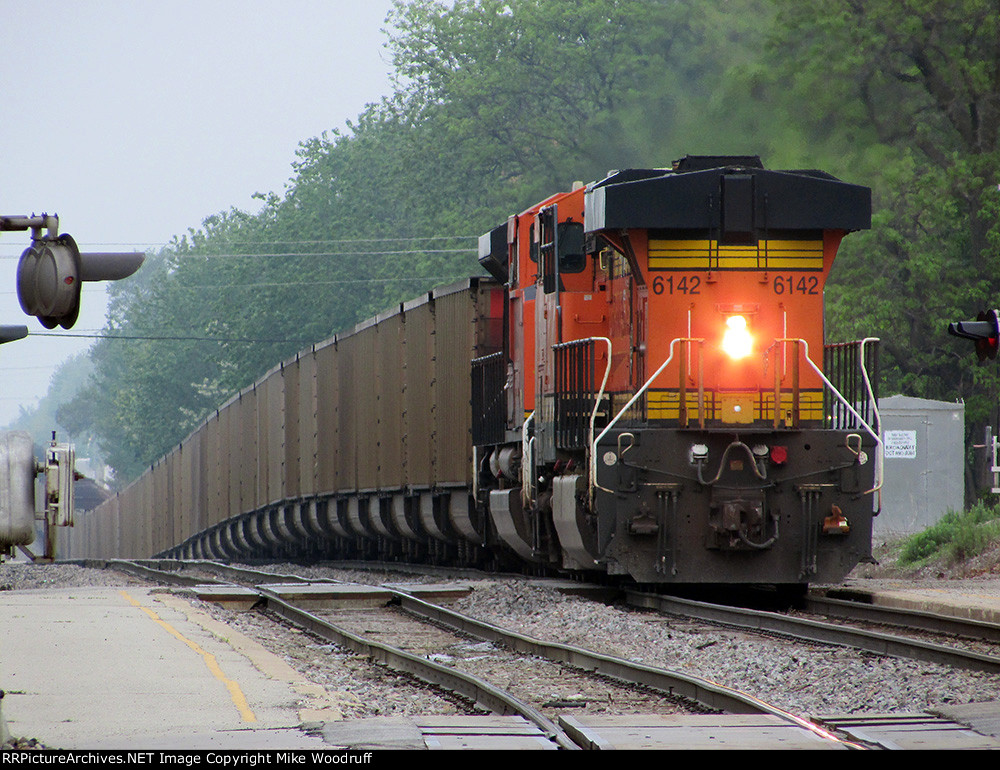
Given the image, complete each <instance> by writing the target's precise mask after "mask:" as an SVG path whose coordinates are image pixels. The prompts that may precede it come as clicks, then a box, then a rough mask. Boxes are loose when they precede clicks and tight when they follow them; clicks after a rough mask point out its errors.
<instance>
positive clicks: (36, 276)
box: [0, 214, 144, 329]
mask: <svg viewBox="0 0 1000 770" xmlns="http://www.w3.org/2000/svg"><path fill="white" fill-rule="evenodd" d="M58 228H59V218H58V217H56V216H50V215H48V214H42V215H41V216H38V217H36V216H31V217H0V230H28V229H30V230H31V231H32V240H31V246H29V247H28V248H27V249H25V250H24V252H23V253H22V254H21V259H20V261H19V262H18V264H17V298H18V301H19V302H20V303H21V309H22V310H24V312H25V313H27V314H28V315H33V316H35V317H36V318H38V320H39V321H40V322H41V324H42V326H44V327H45V328H46V329H54V328H55V327H56V326H62V327H63V328H64V329H69V328H70V327H72V326H73V324H75V323H76V319H77V317H78V316H79V314H80V288H81V285H82V284H83V282H84V281H117V280H119V279H121V278H127V277H128V276H130V275H132V274H133V273H134V272H135V271H136V270H138V269H139V266H140V265H142V261H143V258H144V257H143V255H142V254H141V253H123V254H117V253H107V252H101V253H81V252H80V249H79V247H78V246H77V245H76V241H75V240H73V238H72V237H71V236H70V235H68V234H67V233H63V234H62V235H58V234H57V230H58ZM43 229H46V230H47V231H48V232H47V233H45V234H43V233H42V230H43Z"/></svg>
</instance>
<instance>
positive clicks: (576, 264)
mask: <svg viewBox="0 0 1000 770" xmlns="http://www.w3.org/2000/svg"><path fill="white" fill-rule="evenodd" d="M586 265H587V253H586V248H585V247H584V237H583V225H582V224H581V223H580V222H563V223H561V224H560V225H559V272H560V273H582V272H583V269H584V267H586Z"/></svg>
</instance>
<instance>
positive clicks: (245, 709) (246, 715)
mask: <svg viewBox="0 0 1000 770" xmlns="http://www.w3.org/2000/svg"><path fill="white" fill-rule="evenodd" d="M120 593H121V595H122V596H124V597H125V599H126V600H127V601H128V602H129V604H131V605H132V606H133V607H138V608H139V609H140V610H142V611H143V612H145V613H146V614H147V615H149V617H151V618H152V619H153V620H155V621H156V622H157V623H159V624H160V625H161V626H163V628H165V629H166V630H167V631H168V632H169V633H170V634H171V635H173V636H175V637H176V638H177V639H179V640H180V641H182V642H184V644H186V645H187V646H188V647H190V648H191V649H192V650H194V651H195V652H196V653H198V654H199V655H201V657H202V658H203V659H204V661H205V665H206V666H208V670H209V671H211V672H212V675H213V676H214V677H215V678H216V679H218V680H219V681H220V682H222V683H223V684H224V685H225V686H226V689H227V690H229V697H230V698H232V699H233V705H235V706H236V708H237V709H238V710H239V712H240V716H242V717H243V721H244V722H256V721H257V717H256V715H255V714H254V713H253V710H251V708H250V704H249V703H247V699H246V696H244V695H243V690H241V689H240V686H239V685H238V684H237V683H236V682H234V681H233V680H232V679H230V678H229V677H227V676H226V675H225V674H224V673H223V672H222V669H221V668H220V667H219V663H218V661H217V660H216V659H215V656H214V655H212V654H211V653H210V652H206V651H205V650H203V649H202V648H201V647H200V646H199V645H198V644H197V643H196V642H192V641H191V640H190V639H188V638H187V637H185V636H184V635H183V634H182V633H181V632H180V631H178V630H177V629H176V628H174V627H173V626H172V625H170V624H169V623H167V622H166V621H165V620H161V619H160V616H159V615H157V614H156V613H155V612H154V611H153V610H151V609H149V607H144V606H143V605H142V604H140V603H139V602H137V601H136V600H135V599H133V598H132V597H131V596H129V595H128V593H126V592H125V591H121V592H120Z"/></svg>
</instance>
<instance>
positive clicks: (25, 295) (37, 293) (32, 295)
mask: <svg viewBox="0 0 1000 770" xmlns="http://www.w3.org/2000/svg"><path fill="white" fill-rule="evenodd" d="M17 298H18V300H19V301H20V303H21V309H22V310H24V312H25V313H27V314H28V315H33V316H36V317H37V318H38V320H39V321H40V322H41V324H42V326H44V327H45V328H46V329H54V328H55V327H56V326H62V327H63V328H64V329H69V328H70V327H71V326H72V325H73V324H74V323H76V319H77V316H78V315H79V314H80V249H79V248H77V245H76V241H74V240H73V238H72V237H71V236H69V235H67V234H66V233H63V234H62V235H60V236H57V237H51V236H49V237H46V236H41V237H38V238H35V240H33V241H32V242H31V246H29V247H28V248H27V249H25V250H24V253H22V254H21V260H20V261H19V262H18V264H17Z"/></svg>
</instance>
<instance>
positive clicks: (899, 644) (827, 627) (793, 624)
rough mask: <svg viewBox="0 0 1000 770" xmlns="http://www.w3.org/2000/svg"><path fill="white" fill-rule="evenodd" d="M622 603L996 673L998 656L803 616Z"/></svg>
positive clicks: (649, 597)
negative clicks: (793, 616)
mask: <svg viewBox="0 0 1000 770" xmlns="http://www.w3.org/2000/svg"><path fill="white" fill-rule="evenodd" d="M625 595H626V601H628V603H629V604H630V605H632V606H635V607H644V608H646V609H653V610H657V611H658V612H663V613H666V614H670V615H680V616H683V617H686V618H695V619H697V620H703V621H708V622H712V623H719V624H721V625H726V626H732V627H736V628H742V629H748V630H751V631H759V632H767V633H772V634H781V635H783V636H788V637H792V638H794V639H800V640H806V641H810V642H818V643H820V644H830V645H837V646H841V647H852V648H855V649H859V650H864V651H866V652H873V653H876V654H879V655H889V656H892V657H896V658H905V659H909V660H919V661H921V662H924V663H938V664H941V665H945V666H951V667H954V668H964V669H969V670H972V671H984V672H987V673H993V674H996V673H1000V658H997V657H994V656H991V655H982V654H980V653H976V652H969V651H965V650H957V649H954V648H952V647H945V646H943V645H940V644H933V643H930V642H923V641H919V640H916V639H906V638H904V637H899V636H893V635H891V634H885V633H879V632H876V631H864V630H860V629H852V628H848V627H845V626H839V625H835V624H833V623H824V622H821V621H817V620H809V619H806V618H792V617H789V616H787V615H782V614H780V613H776V612H767V611H764V610H749V609H743V608H739V607H726V606H723V605H719V604H709V603H706V602H696V601H692V600H690V599H679V598H676V597H672V596H661V595H654V594H648V593H643V592H639V591H626V592H625Z"/></svg>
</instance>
